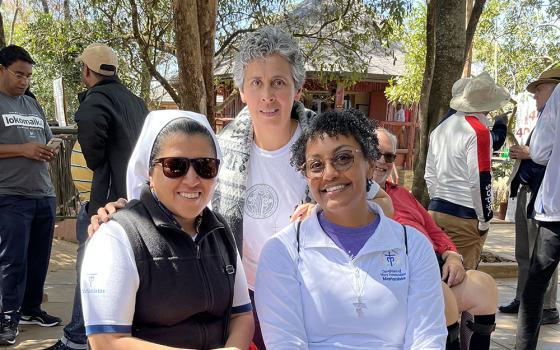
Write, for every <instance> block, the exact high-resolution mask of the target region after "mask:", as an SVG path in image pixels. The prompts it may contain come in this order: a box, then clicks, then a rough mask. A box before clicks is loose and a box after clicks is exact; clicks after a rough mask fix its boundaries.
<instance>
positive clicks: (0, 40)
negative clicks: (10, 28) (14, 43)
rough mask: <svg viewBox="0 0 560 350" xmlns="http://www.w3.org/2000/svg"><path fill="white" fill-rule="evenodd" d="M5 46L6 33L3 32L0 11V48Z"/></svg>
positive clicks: (2, 19) (0, 1)
mask: <svg viewBox="0 0 560 350" xmlns="http://www.w3.org/2000/svg"><path fill="white" fill-rule="evenodd" d="M2 2H3V0H0V6H2ZM4 47H6V34H5V33H4V18H3V16H2V13H0V49H3V48H4Z"/></svg>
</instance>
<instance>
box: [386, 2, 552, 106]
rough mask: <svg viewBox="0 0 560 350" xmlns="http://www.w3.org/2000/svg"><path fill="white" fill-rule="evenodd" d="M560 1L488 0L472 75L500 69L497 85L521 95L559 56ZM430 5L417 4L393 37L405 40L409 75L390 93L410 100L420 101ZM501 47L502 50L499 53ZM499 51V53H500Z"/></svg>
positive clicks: (392, 86) (476, 39) (393, 85)
mask: <svg viewBox="0 0 560 350" xmlns="http://www.w3.org/2000/svg"><path fill="white" fill-rule="evenodd" d="M559 15H560V5H558V4H557V3H556V2H555V1H546V0H540V1H539V0H522V1H511V0H488V2H487V4H486V6H485V8H484V11H483V13H482V16H481V18H480V20H479V23H478V27H477V31H476V34H475V37H474V40H473V62H474V63H473V73H476V72H480V71H483V70H485V71H488V72H489V73H490V74H494V72H495V71H496V72H497V78H498V83H499V84H501V85H502V86H505V87H506V88H507V89H508V90H509V91H510V92H511V93H518V92H521V91H523V90H524V89H525V87H526V86H527V84H528V83H529V82H530V81H531V80H532V79H534V78H535V77H537V76H538V75H539V73H540V72H541V71H542V70H543V69H544V68H546V67H547V66H549V65H550V64H551V63H553V62H558V60H559V59H560V45H558V43H560V26H559V24H558V22H557V21H556V22H554V21H553V20H554V18H558V16H559ZM425 23H426V8H425V6H424V5H418V6H415V7H414V8H413V10H412V11H411V12H410V15H409V16H408V17H407V18H406V19H405V21H404V24H403V25H401V26H399V27H398V28H399V29H398V30H397V31H395V33H394V35H393V36H392V40H393V41H395V42H400V43H402V45H403V47H404V50H405V51H406V55H405V68H406V69H405V74H404V75H403V76H402V77H399V78H398V79H396V80H395V81H390V82H389V83H390V84H389V87H388V88H387V89H386V90H385V94H386V96H387V98H388V99H389V100H390V101H397V100H399V101H401V102H403V103H405V104H411V103H412V102H418V101H419V100H420V89H421V87H422V78H423V74H424V66H425V59H426V58H425V55H426V33H425ZM496 48H497V50H498V51H495V49H496ZM495 52H497V55H495Z"/></svg>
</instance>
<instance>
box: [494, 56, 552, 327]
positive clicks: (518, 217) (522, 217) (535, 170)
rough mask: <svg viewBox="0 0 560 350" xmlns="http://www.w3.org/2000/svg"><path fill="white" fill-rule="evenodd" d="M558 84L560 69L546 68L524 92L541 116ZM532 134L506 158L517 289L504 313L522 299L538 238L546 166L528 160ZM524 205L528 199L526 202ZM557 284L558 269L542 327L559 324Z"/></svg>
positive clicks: (514, 309) (516, 307) (513, 309)
mask: <svg viewBox="0 0 560 350" xmlns="http://www.w3.org/2000/svg"><path fill="white" fill-rule="evenodd" d="M559 82H560V67H553V68H549V69H546V70H545V71H544V72H542V74H541V75H540V76H539V78H538V79H536V80H534V81H533V82H531V83H530V84H529V85H528V86H527V91H529V92H530V93H533V94H534V96H533V97H534V98H535V102H536V107H537V110H538V112H539V114H538V117H539V118H540V116H541V115H542V112H543V109H544V107H545V105H546V103H547V101H548V99H549V98H550V96H551V95H552V91H553V90H554V88H555V87H556V85H557V84H558V83H559ZM533 136H534V135H533V133H531V134H530V135H529V138H528V140H527V142H526V144H525V145H514V146H511V147H510V149H509V157H510V158H511V159H515V164H514V166H513V170H512V174H511V176H510V196H511V197H517V207H516V210H515V259H516V260H517V266H518V270H517V290H516V293H515V298H514V299H513V301H512V302H511V303H510V304H508V305H503V306H500V311H501V312H503V313H517V312H518V310H519V304H520V300H521V294H522V293H523V289H524V288H525V284H526V281H527V277H528V275H529V265H530V262H531V253H532V251H533V247H534V245H535V242H536V239H537V232H538V228H537V223H536V222H535V221H534V220H533V219H531V217H532V213H533V205H534V203H535V199H536V197H537V191H538V189H539V186H540V184H541V182H542V179H543V177H544V172H545V169H546V166H544V165H541V164H538V163H536V162H534V161H533V160H532V159H531V154H530V149H529V144H530V143H531V140H535V139H534V137H533ZM529 197H530V200H529V204H528V205H527V199H529ZM557 285H558V270H556V271H555V272H554V273H553V274H552V278H551V281H550V283H549V286H548V288H547V290H546V294H545V297H544V305H543V317H542V320H541V323H542V324H555V323H558V322H559V321H560V319H559V317H558V309H557V308H556V294H557Z"/></svg>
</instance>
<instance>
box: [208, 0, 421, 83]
mask: <svg viewBox="0 0 560 350" xmlns="http://www.w3.org/2000/svg"><path fill="white" fill-rule="evenodd" d="M410 8H411V1H404V0H395V1H383V0H369V1H354V0H329V1H319V0H306V1H287V0H266V1H254V0H242V1H219V9H218V21H217V24H218V27H217V33H216V41H217V52H218V53H220V55H219V56H218V57H217V60H218V62H227V61H229V60H231V59H232V57H233V56H234V55H235V53H236V51H237V47H238V46H239V45H240V43H241V40H242V39H243V35H239V34H240V31H241V32H244V31H253V30H256V29H257V28H260V27H262V26H267V25H275V26H279V27H281V28H283V29H284V30H286V31H288V32H290V33H292V34H293V35H294V37H296V39H298V40H299V42H300V46H301V47H302V49H303V53H304V56H305V58H306V65H307V67H309V70H312V71H317V72H319V74H318V77H319V79H320V80H322V81H329V80H332V79H334V80H338V81H341V82H343V83H344V84H349V85H351V83H352V82H355V81H356V80H359V79H361V78H362V77H363V75H364V74H366V73H367V70H368V66H369V64H370V63H371V62H370V59H371V58H372V57H375V55H379V54H380V53H381V54H382V55H390V54H391V51H392V48H391V47H390V44H391V42H392V41H391V37H392V33H393V32H394V31H395V30H396V29H397V27H398V26H399V25H400V24H401V23H402V21H403V18H404V16H405V14H406V13H407V11H408V10H410ZM225 45H227V47H225ZM342 72H344V73H345V74H341V73H342Z"/></svg>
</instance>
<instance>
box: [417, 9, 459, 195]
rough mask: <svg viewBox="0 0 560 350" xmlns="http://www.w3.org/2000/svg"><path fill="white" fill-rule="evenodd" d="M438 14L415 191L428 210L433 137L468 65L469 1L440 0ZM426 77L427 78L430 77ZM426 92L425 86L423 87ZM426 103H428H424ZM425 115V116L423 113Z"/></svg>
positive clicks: (436, 14) (436, 15) (436, 16)
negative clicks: (428, 162)
mask: <svg viewBox="0 0 560 350" xmlns="http://www.w3.org/2000/svg"><path fill="white" fill-rule="evenodd" d="M436 8H437V11H435V12H436V13H435V16H434V17H435V19H434V21H435V59H434V68H433V77H432V83H431V87H430V89H429V92H428V93H425V91H422V95H423V97H424V94H426V95H427V96H426V97H424V98H428V105H427V115H425V121H422V128H421V130H420V134H421V135H420V139H421V141H420V142H421V144H420V147H419V152H418V153H419V155H418V157H419V160H420V161H419V162H417V165H416V169H415V173H414V180H413V191H414V195H415V196H416V198H418V199H419V200H420V201H421V202H422V204H423V205H424V206H426V205H427V204H428V194H427V188H426V182H425V180H424V173H425V165H426V156H427V151H428V144H429V135H430V133H431V132H432V130H433V129H434V128H435V127H436V125H437V123H438V122H439V119H440V117H441V116H443V115H444V114H445V112H447V110H448V109H449V101H450V100H451V87H452V86H453V83H454V82H455V81H456V80H458V79H459V78H461V73H462V71H463V66H464V64H465V44H466V43H465V41H466V26H465V12H466V5H465V0H438V1H437V6H436ZM426 74H427V73H425V75H424V76H425V77H426ZM423 88H425V86H423ZM424 103H425V101H424ZM422 113H423V114H424V112H422Z"/></svg>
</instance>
